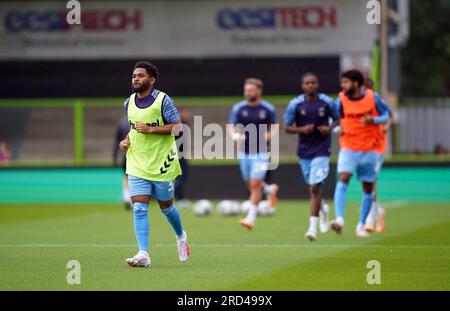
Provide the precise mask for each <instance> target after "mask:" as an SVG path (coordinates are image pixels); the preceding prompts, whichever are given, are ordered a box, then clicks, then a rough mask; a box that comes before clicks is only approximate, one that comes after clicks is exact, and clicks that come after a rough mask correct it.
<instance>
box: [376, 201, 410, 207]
mask: <svg viewBox="0 0 450 311" xmlns="http://www.w3.org/2000/svg"><path fill="white" fill-rule="evenodd" d="M407 204H408V201H401V200H399V201H390V202H386V203H380V206H381V207H384V208H387V209H392V208H399V207H403V206H406V205H407Z"/></svg>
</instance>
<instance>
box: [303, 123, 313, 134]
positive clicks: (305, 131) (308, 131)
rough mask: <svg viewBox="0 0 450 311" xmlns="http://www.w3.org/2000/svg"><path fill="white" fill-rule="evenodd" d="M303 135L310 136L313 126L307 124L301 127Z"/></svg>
mask: <svg viewBox="0 0 450 311" xmlns="http://www.w3.org/2000/svg"><path fill="white" fill-rule="evenodd" d="M302 129H303V131H302V132H303V134H304V135H311V134H312V133H313V132H314V124H307V125H305V126H303V127H302Z"/></svg>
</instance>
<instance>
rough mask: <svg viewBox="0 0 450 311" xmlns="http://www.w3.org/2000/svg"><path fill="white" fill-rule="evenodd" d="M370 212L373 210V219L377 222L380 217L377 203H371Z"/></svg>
mask: <svg viewBox="0 0 450 311" xmlns="http://www.w3.org/2000/svg"><path fill="white" fill-rule="evenodd" d="M372 210H373V219H375V220H378V217H380V213H381V210H380V205H379V204H378V201H373V203H372Z"/></svg>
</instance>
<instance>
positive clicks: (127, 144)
mask: <svg viewBox="0 0 450 311" xmlns="http://www.w3.org/2000/svg"><path fill="white" fill-rule="evenodd" d="M119 148H120V150H122V151H127V150H128V148H130V139H129V138H128V137H127V138H125V139H124V140H122V141H121V142H120V143H119Z"/></svg>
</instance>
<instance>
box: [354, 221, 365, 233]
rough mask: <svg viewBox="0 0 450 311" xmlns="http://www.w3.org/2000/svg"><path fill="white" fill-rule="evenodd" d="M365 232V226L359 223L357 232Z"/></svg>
mask: <svg viewBox="0 0 450 311" xmlns="http://www.w3.org/2000/svg"><path fill="white" fill-rule="evenodd" d="M361 230H364V225H363V224H362V223H360V222H359V223H358V225H357V226H356V231H361Z"/></svg>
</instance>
